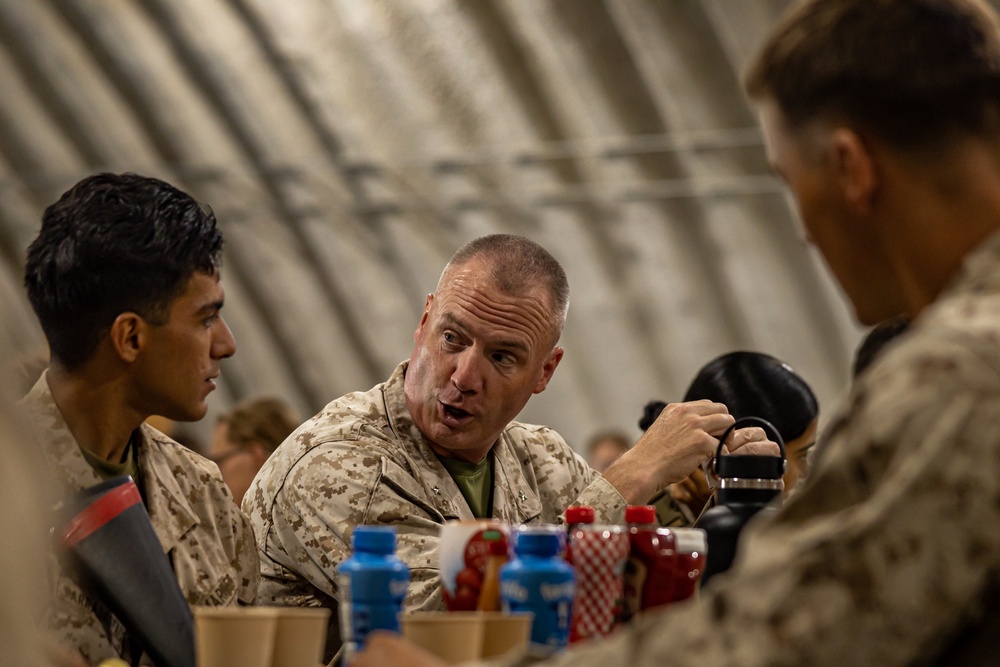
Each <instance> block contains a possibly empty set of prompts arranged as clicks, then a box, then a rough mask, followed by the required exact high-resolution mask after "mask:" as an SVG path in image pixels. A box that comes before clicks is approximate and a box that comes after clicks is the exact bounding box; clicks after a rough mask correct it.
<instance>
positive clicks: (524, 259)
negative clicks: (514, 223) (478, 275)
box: [438, 234, 569, 340]
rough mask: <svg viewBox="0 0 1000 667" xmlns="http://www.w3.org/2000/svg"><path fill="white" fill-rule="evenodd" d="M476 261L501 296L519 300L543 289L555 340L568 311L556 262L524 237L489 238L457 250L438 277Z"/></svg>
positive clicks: (566, 292) (566, 285)
mask: <svg viewBox="0 0 1000 667" xmlns="http://www.w3.org/2000/svg"><path fill="white" fill-rule="evenodd" d="M479 258H482V259H484V260H486V263H487V265H488V267H487V268H488V271H489V272H490V273H489V278H490V280H491V281H492V282H493V283H494V284H495V285H496V286H497V287H498V288H499V289H500V291H501V292H503V293H504V294H507V295H511V296H521V295H523V294H526V293H527V292H529V291H530V290H531V289H533V288H534V287H536V286H537V285H542V286H544V287H545V289H546V290H547V291H548V293H549V301H550V305H551V306H552V314H553V325H554V327H555V332H556V339H557V340H558V337H559V335H560V334H561V333H562V330H563V327H564V326H565V325H566V313H567V311H568V310H569V281H568V280H567V279H566V272H565V271H564V270H563V267H562V265H561V264H560V263H559V262H558V261H557V260H556V258H555V257H553V256H552V255H551V254H550V253H549V251H548V250H546V249H545V248H543V247H542V246H540V245H538V244H537V243H535V242H534V241H532V240H530V239H527V238H525V237H523V236H517V235H514V234H489V235H487V236H480V237H479V238H477V239H474V240H472V241H469V242H468V243H466V244H465V245H464V246H462V247H461V248H459V249H458V251H457V252H456V253H455V254H454V255H452V257H451V260H450V261H449V262H448V265H447V266H446V267H444V271H443V272H442V274H441V277H442V278H444V276H446V275H447V274H448V272H449V271H450V270H451V269H453V268H455V267H458V266H461V265H463V264H466V263H468V262H469V261H471V260H473V259H479ZM438 285H439V286H440V282H439V283H438Z"/></svg>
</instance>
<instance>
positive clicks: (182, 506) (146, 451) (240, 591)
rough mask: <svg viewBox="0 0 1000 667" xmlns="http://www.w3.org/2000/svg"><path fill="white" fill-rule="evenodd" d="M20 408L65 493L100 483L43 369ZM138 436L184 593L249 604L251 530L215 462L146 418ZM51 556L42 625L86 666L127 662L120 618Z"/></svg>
mask: <svg viewBox="0 0 1000 667" xmlns="http://www.w3.org/2000/svg"><path fill="white" fill-rule="evenodd" d="M20 406H21V407H22V408H23V409H24V411H25V413H26V415H25V416H26V417H27V420H28V423H29V424H30V425H31V426H32V428H33V431H34V435H35V437H36V439H37V443H38V446H39V447H41V448H42V450H43V451H44V453H45V456H46V460H47V461H48V464H49V466H50V467H51V471H52V474H53V476H54V477H56V478H57V480H58V482H59V483H60V484H61V486H62V487H63V491H64V492H65V493H67V494H71V493H73V492H75V491H77V490H80V489H84V488H87V487H89V486H93V485H94V484H98V483H100V482H101V481H102V480H101V477H100V476H98V474H97V473H96V472H95V471H94V470H93V468H91V466H90V464H88V463H87V461H86V459H84V457H83V454H82V453H81V451H80V447H79V445H77V443H76V440H75V439H74V438H73V434H72V433H71V432H70V430H69V427H68V426H67V425H66V420H65V419H63V416H62V413H61V412H60V411H59V408H58V407H57V406H56V403H55V401H54V400H53V398H52V393H51V391H50V390H49V385H48V382H47V380H46V375H45V374H43V375H42V377H41V379H40V380H38V382H37V383H36V384H35V386H34V388H33V389H32V390H31V391H30V392H29V393H28V395H27V396H26V397H25V398H24V399H22V401H21V402H20ZM139 436H140V441H139V445H138V447H137V462H138V466H139V474H140V476H141V477H142V480H141V488H142V490H143V494H144V501H145V505H146V510H147V511H148V512H149V518H150V521H151V522H152V524H153V529H154V530H155V531H156V535H157V537H158V538H159V539H160V543H161V545H162V546H163V551H164V552H165V553H166V554H167V555H168V557H169V558H170V561H171V563H172V565H173V569H174V573H175V574H176V575H177V581H178V583H179V584H180V588H181V590H182V591H183V593H184V597H185V598H186V599H187V601H188V602H189V603H190V604H192V605H214V606H224V605H234V604H237V603H243V604H252V603H253V602H254V600H255V598H256V594H257V582H258V577H259V570H258V564H257V554H256V550H255V548H254V543H253V532H252V529H251V527H250V522H249V521H248V520H247V518H246V517H245V516H244V515H243V514H242V512H240V510H239V508H238V507H237V506H236V503H235V502H234V501H233V496H232V494H231V493H230V492H229V489H228V487H226V485H225V483H224V482H223V481H222V475H221V474H220V473H219V470H218V467H217V466H216V465H215V464H214V463H211V462H210V461H208V460H207V459H205V458H203V457H201V456H199V455H198V454H196V453H194V452H192V451H190V450H188V449H186V448H184V447H183V446H181V445H179V444H177V443H176V442H174V441H173V440H171V439H170V438H168V437H167V436H165V435H163V434H162V433H160V432H159V431H157V430H156V429H154V428H152V427H150V426H148V425H146V424H143V425H142V426H141V427H140V429H139ZM136 441H137V440H136V439H135V436H133V443H134V442H136ZM122 557H123V558H127V557H128V554H125V553H123V554H122ZM50 561H51V562H50V579H51V582H50V583H51V586H52V590H51V591H50V593H51V599H50V601H49V603H48V605H47V607H46V609H45V611H44V613H43V616H42V623H41V625H42V627H43V629H45V630H48V631H49V632H50V634H52V635H53V636H54V637H55V638H56V639H57V640H58V641H59V642H60V643H62V644H64V645H65V646H67V647H70V648H73V649H78V650H79V651H80V652H81V653H82V654H83V656H84V658H86V659H87V661H88V662H89V663H91V664H97V663H98V662H100V661H101V660H103V659H105V658H109V657H122V658H125V659H126V660H130V659H131V657H132V656H131V652H132V647H131V646H130V642H129V641H128V638H127V637H126V635H125V629H124V627H123V626H122V625H121V623H120V622H119V621H118V619H117V618H115V617H114V616H113V615H112V614H111V613H110V612H108V610H107V609H105V608H104V607H103V606H102V605H100V604H98V603H95V602H94V601H92V600H90V599H89V598H88V597H87V596H86V595H85V594H84V593H83V591H82V590H81V589H80V588H79V587H78V586H77V585H76V584H75V583H74V581H73V580H72V579H71V578H70V577H69V576H67V574H66V573H65V572H63V571H62V570H61V568H60V567H59V565H58V562H57V560H56V558H55V555H54V554H53V555H51V558H50ZM143 660H145V657H144V658H143ZM143 664H145V662H144V663H143Z"/></svg>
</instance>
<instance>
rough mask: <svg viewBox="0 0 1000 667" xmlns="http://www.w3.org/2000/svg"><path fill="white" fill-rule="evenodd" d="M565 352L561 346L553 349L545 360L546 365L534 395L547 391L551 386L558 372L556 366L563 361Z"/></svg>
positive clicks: (543, 367) (543, 365) (543, 366)
mask: <svg viewBox="0 0 1000 667" xmlns="http://www.w3.org/2000/svg"><path fill="white" fill-rule="evenodd" d="M565 352H566V351H565V350H563V349H562V348H561V347H559V346H556V347H554V348H552V351H551V352H549V356H548V358H547V359H546V360H545V363H544V364H542V376H541V377H540V378H538V382H537V383H536V384H535V389H534V391H533V392H532V393H535V394H540V393H542V392H543V391H545V388H546V387H547V386H549V380H551V379H552V374H553V373H555V372H556V366H558V365H559V362H560V361H562V358H563V354H565Z"/></svg>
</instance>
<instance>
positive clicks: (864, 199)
mask: <svg viewBox="0 0 1000 667" xmlns="http://www.w3.org/2000/svg"><path fill="white" fill-rule="evenodd" d="M830 147H831V151H832V153H833V155H832V158H833V160H834V167H835V169H836V174H837V178H838V180H839V183H840V188H841V192H842V194H843V196H844V201H845V202H846V203H847V205H848V206H849V207H850V208H851V209H852V210H854V211H855V212H856V213H859V214H862V215H868V214H869V213H871V210H872V207H873V205H874V200H875V195H876V193H877V191H878V180H879V179H878V170H877V168H876V165H875V156H874V154H873V153H872V151H871V149H870V147H869V146H868V144H867V143H866V142H865V141H864V139H862V138H861V136H860V135H859V134H858V133H857V132H855V131H854V130H851V129H849V128H838V129H836V130H834V132H833V134H832V135H831V137H830Z"/></svg>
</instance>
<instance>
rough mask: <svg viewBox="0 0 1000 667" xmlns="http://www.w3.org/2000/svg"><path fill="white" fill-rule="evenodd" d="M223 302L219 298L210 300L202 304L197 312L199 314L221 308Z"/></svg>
mask: <svg viewBox="0 0 1000 667" xmlns="http://www.w3.org/2000/svg"><path fill="white" fill-rule="evenodd" d="M223 304H224V301H223V299H219V300H218V301H212V302H210V303H206V304H205V305H204V306H202V307H201V308H199V309H198V311H197V312H198V314H199V315H200V314H201V313H211V312H214V311H216V310H222V306H223Z"/></svg>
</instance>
